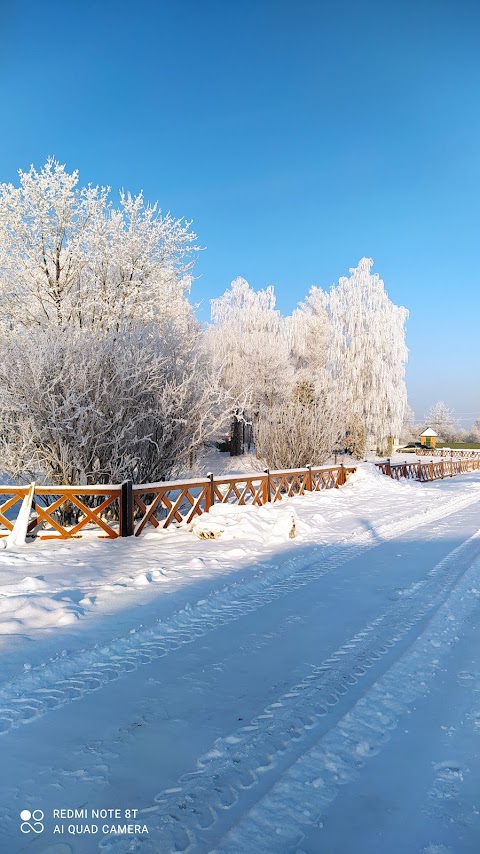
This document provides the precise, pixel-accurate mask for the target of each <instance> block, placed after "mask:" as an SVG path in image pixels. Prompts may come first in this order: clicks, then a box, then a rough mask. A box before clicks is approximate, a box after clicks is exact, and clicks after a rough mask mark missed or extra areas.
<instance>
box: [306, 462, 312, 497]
mask: <svg viewBox="0 0 480 854" xmlns="http://www.w3.org/2000/svg"><path fill="white" fill-rule="evenodd" d="M307 469H308V474H307V489H308V491H309V492H313V480H312V467H311V466H307Z"/></svg>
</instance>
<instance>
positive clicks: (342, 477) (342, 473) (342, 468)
mask: <svg viewBox="0 0 480 854" xmlns="http://www.w3.org/2000/svg"><path fill="white" fill-rule="evenodd" d="M346 482H347V476H346V474H345V466H344V465H343V463H340V474H339V477H338V483H339V486H343V484H344V483H346Z"/></svg>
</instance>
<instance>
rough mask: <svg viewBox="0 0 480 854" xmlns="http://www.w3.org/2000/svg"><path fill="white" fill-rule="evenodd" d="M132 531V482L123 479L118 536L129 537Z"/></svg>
mask: <svg viewBox="0 0 480 854" xmlns="http://www.w3.org/2000/svg"><path fill="white" fill-rule="evenodd" d="M133 533H134V523H133V484H132V481H131V480H124V481H123V483H122V485H121V487H120V536H121V537H131V536H133Z"/></svg>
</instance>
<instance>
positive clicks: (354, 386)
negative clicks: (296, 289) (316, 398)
mask: <svg viewBox="0 0 480 854" xmlns="http://www.w3.org/2000/svg"><path fill="white" fill-rule="evenodd" d="M372 264H373V261H372V260H371V258H362V260H361V261H360V262H359V265H358V267H357V268H353V269H351V270H350V273H351V276H350V277H349V278H348V279H347V278H341V279H340V281H339V283H338V285H337V286H336V287H334V288H332V290H331V292H330V294H329V299H328V311H329V315H330V319H331V348H330V358H329V369H330V370H331V372H332V375H333V378H334V380H335V382H336V384H337V388H338V398H339V404H340V405H341V406H342V409H343V412H344V413H345V421H346V426H347V429H349V427H350V424H351V425H354V424H356V425H358V427H359V429H363V430H364V432H365V437H366V441H367V442H368V443H374V444H375V445H376V446H377V448H378V449H379V450H380V451H383V450H385V449H386V448H387V446H388V444H389V440H390V437H397V436H399V434H400V431H401V427H402V423H403V416H404V412H405V406H406V403H407V395H406V387H405V380H404V376H405V362H406V360H407V353H408V351H407V348H406V346H405V331H404V327H405V321H406V319H407V317H408V312H407V310H406V309H405V308H401V307H399V306H396V305H394V304H393V303H392V302H391V301H390V300H389V298H388V295H387V293H386V292H385V288H384V284H383V282H382V280H381V279H380V278H379V276H378V275H377V274H374V275H372V274H371V273H370V268H371V266H372Z"/></svg>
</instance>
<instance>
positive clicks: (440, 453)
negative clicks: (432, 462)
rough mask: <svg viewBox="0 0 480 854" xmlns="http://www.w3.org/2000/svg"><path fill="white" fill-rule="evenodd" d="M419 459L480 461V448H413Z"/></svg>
mask: <svg viewBox="0 0 480 854" xmlns="http://www.w3.org/2000/svg"><path fill="white" fill-rule="evenodd" d="M411 450H412V451H414V453H416V454H417V455H418V456H419V457H450V459H452V458H453V457H455V458H456V459H459V458H460V459H480V448H412V449H411Z"/></svg>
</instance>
